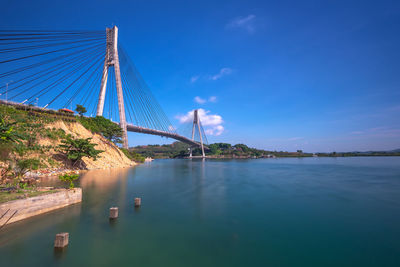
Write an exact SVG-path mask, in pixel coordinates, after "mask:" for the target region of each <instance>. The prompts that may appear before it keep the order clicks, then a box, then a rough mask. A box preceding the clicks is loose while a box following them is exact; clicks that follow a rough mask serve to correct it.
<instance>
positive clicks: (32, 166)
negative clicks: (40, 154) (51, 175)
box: [14, 159, 40, 179]
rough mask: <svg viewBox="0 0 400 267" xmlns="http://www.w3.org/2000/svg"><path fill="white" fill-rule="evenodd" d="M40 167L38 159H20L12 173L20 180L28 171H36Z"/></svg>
mask: <svg viewBox="0 0 400 267" xmlns="http://www.w3.org/2000/svg"><path fill="white" fill-rule="evenodd" d="M39 167H40V160H38V159H20V160H18V161H17V164H16V168H15V169H14V173H15V174H16V176H17V177H18V178H19V179H20V178H22V177H23V176H24V175H25V174H26V173H27V172H28V171H30V170H37V169H39Z"/></svg>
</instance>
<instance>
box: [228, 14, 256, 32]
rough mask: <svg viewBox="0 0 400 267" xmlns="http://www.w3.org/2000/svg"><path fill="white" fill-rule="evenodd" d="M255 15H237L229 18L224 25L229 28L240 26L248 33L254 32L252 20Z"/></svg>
mask: <svg viewBox="0 0 400 267" xmlns="http://www.w3.org/2000/svg"><path fill="white" fill-rule="evenodd" d="M255 18H256V16H255V15H253V14H250V15H248V16H246V17H237V18H235V19H233V20H231V21H230V22H229V23H228V24H227V25H226V27H227V28H229V29H234V28H240V29H244V30H246V31H247V32H248V33H254V32H255V31H256V29H255V26H254V24H255V23H254V20H255Z"/></svg>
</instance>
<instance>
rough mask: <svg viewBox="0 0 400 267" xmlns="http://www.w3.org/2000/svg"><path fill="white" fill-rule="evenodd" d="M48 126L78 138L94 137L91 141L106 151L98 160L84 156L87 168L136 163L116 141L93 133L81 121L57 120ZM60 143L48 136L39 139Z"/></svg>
mask: <svg viewBox="0 0 400 267" xmlns="http://www.w3.org/2000/svg"><path fill="white" fill-rule="evenodd" d="M46 128H56V129H62V130H64V131H65V133H66V134H71V135H72V136H74V137H77V138H92V140H91V142H92V143H96V144H97V146H96V147H95V148H96V149H99V150H103V151H104V152H103V153H101V154H100V157H99V158H98V159H97V160H96V161H94V160H92V159H88V158H84V159H83V161H84V162H85V164H86V167H87V169H107V168H116V167H128V166H133V165H135V163H134V162H133V161H131V160H130V159H128V158H127V157H126V156H125V154H124V153H123V152H122V151H120V150H119V149H118V147H117V146H116V145H115V144H114V143H112V142H110V141H108V140H107V139H106V138H104V137H102V136H101V135H99V134H93V133H92V132H90V131H89V130H87V129H86V128H85V127H83V126H82V125H81V124H80V123H77V122H74V123H70V122H64V121H56V122H54V123H51V124H48V125H46ZM59 143H60V141H54V140H51V139H48V138H41V139H40V140H39V144H40V145H46V146H48V145H52V146H56V145H58V144H59ZM50 153H55V151H50Z"/></svg>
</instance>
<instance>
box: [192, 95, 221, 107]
mask: <svg viewBox="0 0 400 267" xmlns="http://www.w3.org/2000/svg"><path fill="white" fill-rule="evenodd" d="M193 100H194V102H196V103H197V104H200V105H203V104H205V103H207V102H210V103H215V102H217V97H216V96H210V97H209V98H208V99H205V98H201V97H200V96H195V98H194V99H193Z"/></svg>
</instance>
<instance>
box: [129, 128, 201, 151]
mask: <svg viewBox="0 0 400 267" xmlns="http://www.w3.org/2000/svg"><path fill="white" fill-rule="evenodd" d="M126 129H127V131H128V132H135V133H144V134H151V135H158V136H163V137H168V138H173V139H175V140H177V141H181V142H182V143H185V144H188V145H190V146H191V147H201V143H200V142H197V141H194V140H191V139H189V138H187V137H185V136H182V135H179V134H177V133H170V132H165V131H160V130H154V129H149V128H144V127H140V126H136V125H133V124H127V125H126ZM204 148H206V149H208V147H207V146H204Z"/></svg>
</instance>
